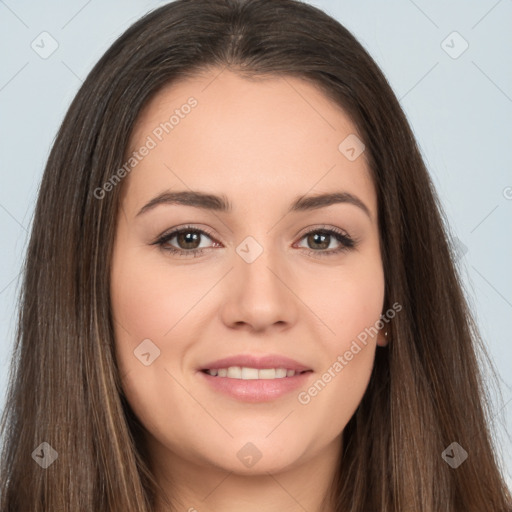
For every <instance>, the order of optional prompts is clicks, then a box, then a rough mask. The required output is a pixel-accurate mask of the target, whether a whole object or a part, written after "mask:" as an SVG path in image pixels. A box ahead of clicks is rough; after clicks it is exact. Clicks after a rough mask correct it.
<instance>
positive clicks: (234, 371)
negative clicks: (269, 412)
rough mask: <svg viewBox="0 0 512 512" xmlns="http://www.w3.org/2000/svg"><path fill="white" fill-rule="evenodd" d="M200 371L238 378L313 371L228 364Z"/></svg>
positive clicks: (277, 376) (276, 375) (267, 376)
mask: <svg viewBox="0 0 512 512" xmlns="http://www.w3.org/2000/svg"><path fill="white" fill-rule="evenodd" d="M201 371H202V372H203V373H206V374H207V375H210V376H212V377H219V378H226V379H238V380H275V379H287V378H291V377H295V376H296V375H302V374H304V373H312V372H313V370H302V371H299V370H294V369H291V368H252V367H246V366H242V367H241V366H229V367H227V368H214V369H203V370H201Z"/></svg>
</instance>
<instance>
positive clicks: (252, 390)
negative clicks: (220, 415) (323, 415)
mask: <svg viewBox="0 0 512 512" xmlns="http://www.w3.org/2000/svg"><path fill="white" fill-rule="evenodd" d="M230 366H240V367H244V366H245V367H248V368H258V369H265V368H285V369H287V370H295V372H296V373H295V375H294V376H293V377H282V378H277V379H249V380H244V379H231V378H228V377H218V376H213V375H210V374H208V373H206V370H218V369H219V368H229V367H230ZM301 372H302V373H301ZM197 373H198V375H199V377H200V378H201V379H204V380H205V382H206V383H207V384H208V385H209V386H210V387H211V388H212V389H214V390H215V391H217V392H220V393H223V394H225V395H227V396H229V397H231V398H235V399H237V400H241V401H244V402H268V401H271V400H275V399H277V398H279V397H281V396H284V395H286V394H288V393H290V392H292V391H294V390H296V389H298V388H300V387H304V386H305V385H306V384H307V381H309V379H310V376H311V375H312V374H313V370H312V369H311V368H309V367H308V366H306V365H304V364H301V363H299V362H297V361H295V360H293V359H290V358H289V357H285V356H280V355H274V354H270V355H265V356H254V355H250V354H240V355H237V356H232V357H226V358H223V359H218V360H216V361H212V362H210V363H207V364H205V365H204V366H202V367H201V368H200V371H198V372H197Z"/></svg>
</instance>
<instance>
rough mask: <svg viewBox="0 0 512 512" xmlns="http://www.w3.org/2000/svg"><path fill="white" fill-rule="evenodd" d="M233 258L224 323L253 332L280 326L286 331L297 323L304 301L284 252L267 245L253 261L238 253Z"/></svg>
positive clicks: (227, 283)
mask: <svg viewBox="0 0 512 512" xmlns="http://www.w3.org/2000/svg"><path fill="white" fill-rule="evenodd" d="M233 258H234V260H233V265H234V268H233V270H232V271H231V272H230V273H229V278H228V279H227V280H226V283H225V287H226V288H225V301H224V304H223V306H222V319H223V321H224V323H225V324H226V325H227V326H229V327H231V328H237V329H241V328H244V327H245V328H248V329H250V330H251V331H264V330H266V329H269V328H276V327H279V328H280V329H281V330H282V329H286V328H289V327H290V326H291V325H293V324H294V323H295V322H296V320H297V318H298V314H299V306H300V300H299V298H298V297H297V295H296V291H295V290H294V289H296V288H297V284H296V283H294V277H293V272H292V270H291V268H290V266H289V262H288V264H287V262H286V258H285V257H284V255H282V254H278V253H277V251H271V250H269V249H268V248H263V252H262V253H261V254H260V255H259V256H258V257H257V258H256V259H255V260H254V261H252V262H250V259H249V260H247V259H244V258H243V257H241V256H240V255H239V254H238V253H236V252H235V253H234V255H233Z"/></svg>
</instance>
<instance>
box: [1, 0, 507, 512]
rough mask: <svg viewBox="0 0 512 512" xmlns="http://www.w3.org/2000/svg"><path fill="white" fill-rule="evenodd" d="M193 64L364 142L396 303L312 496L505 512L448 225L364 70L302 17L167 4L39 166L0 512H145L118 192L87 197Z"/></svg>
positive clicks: (320, 26) (476, 341)
mask: <svg viewBox="0 0 512 512" xmlns="http://www.w3.org/2000/svg"><path fill="white" fill-rule="evenodd" d="M209 67H218V68H219V69H224V68H229V69H231V70H234V71H236V72H237V73H240V74H241V75H242V76H244V77H256V76H258V75H272V74H273V75H280V76H287V75H288V76H296V77H300V78H303V79H306V80H309V81H310V82H311V83H313V84H315V85H316V86H317V87H319V88H320V89H321V90H322V91H323V92H324V93H325V94H326V95H327V96H328V97H329V98H330V99H331V100H332V101H334V102H336V103H337V104H339V105H340V106H341V107H342V108H343V109H344V110H345V111H346V112H347V113H348V114H349V116H350V117H351V119H352V120H353V122H354V123H355V124H356V126H357V127H358V130H359V133H360V134H361V136H362V138H363V141H364V144H365V145H366V155H367V158H368V161H369V165H370V169H371V174H372V178H373V182H374V185H375V187H376V191H377V198H378V215H379V229H380V238H381V247H382V262H383V266H384V271H385V304H384V309H385V310H387V309H389V307H390V306H391V304H393V303H394V302H398V303H399V304H401V305H402V306H403V310H402V311H401V313H400V314H399V315H397V316H396V317H395V318H394V320H393V322H392V324H391V326H390V328H389V330H390V332H389V336H390V338H391V341H390V343H389V345H388V346H387V347H379V348H378V349H377V353H376V360H375V366H374V370H373V374H372V377H371V380H370V383H369V386H368V389H367V391H366V393H365V395H364V397H363V400H362V401H361V403H360V405H359V407H358V409H357V411H356V413H355V414H354V416H353V417H352V418H351V420H350V421H349V423H348V424H347V426H346V428H345V429H344V434H343V439H344V443H343V445H344V446H343V453H341V454H340V463H339V468H338V472H337V474H336V475H335V478H334V479H333V482H332V483H333V485H332V496H329V499H332V500H333V502H334V503H335V504H336V505H335V506H336V510H337V511H339V512H368V511H379V512H398V511H400V512H404V511H414V512H432V511H449V512H451V511H465V512H471V511H474V512H482V511H484V510H485V511H487V510H489V511H490V510H492V511H500V512H505V511H509V510H512V505H511V498H510V494H509V491H508V490H507V488H506V486H505V483H504V481H503V479H502V475H501V472H500V466H499V461H498V455H497V452H496V451H495V450H496V448H495V446H494V443H493V437H492V431H491V429H490V419H491V417H490V410H489V394H488V391H487V388H486V381H485V380H484V379H483V377H482V370H481V367H480V363H481V362H483V356H484V351H483V350H481V349H482V341H481V338H480V336H479V334H478V329H477V326H476V325H475V322H474V320H473V319H472V316H471V313H470V310H469V307H468V304H467V302H466V299H465V296H464V294H463V287H462V282H461V278H460V277H459V271H458V268H457V265H456V255H455V253H454V251H453V250H452V249H451V243H450V237H449V235H448V233H449V228H448V223H447V222H446V218H445V215H444V213H443V211H442V208H441V205H440V203H439V200H438V198H437V196H436V194H435V191H434V189H433V185H432V183H431V180H430V178H429V175H428V172H427V170H426V168H425V165H424V162H423V161H422V157H421V155H420V152H419V150H418V147H417V144H416V142H415V139H414V136H413V133H412V131H411V128H410V127H409V124H408V122H407V120H406V117H405V115H404V113H403V111H402V109H401V107H400V105H399V102H398V101H397V99H396V97H395V95H394V93H393V92H392V90H391V88H390V86H389V84H388V82H387V81H386V79H385V77H384V76H383V74H382V72H381V71H380V70H379V68H378V67H377V65H376V64H375V62H374V61H373V60H372V58H371V57H370V56H369V54H368V53H367V52H366V51H365V50H364V48H363V47H362V46H361V45H360V44H359V43H358V42H357V41H356V39H355V38H354V37H353V36H352V35H351V34H350V32H348V31H347V30H346V29H345V28H344V27H343V26H342V25H340V23H338V22H337V21H335V20H334V19H332V18H331V17H329V16H328V15H326V14H325V13H323V12H322V11H320V10H319V9H317V8H315V7H312V6H310V5H307V4H304V3H301V2H298V1H294V0H247V1H241V0H240V1H239V0H178V1H175V2H173V3H170V4H167V5H164V6H163V7H160V8H158V9H156V10H155V11H153V12H151V13H149V14H147V15H146V16H144V17H143V18H142V19H140V20H139V21H138V22H137V23H135V24H134V25H133V26H131V27H130V28H129V29H128V30H127V31H126V32H125V33H124V34H123V35H122V36H121V37H120V38H119V39H118V40H117V41H116V42H115V43H114V44H113V45H112V47H111V48H110V49H109V50H108V51H107V52H106V53H105V55H104V56H103V57H102V58H101V60H100V61H99V62H98V63H97V64H96V66H95V67H94V68H93V70H92V71H91V72H90V74H89V76H88V77H87V79H86V80H85V82H84V84H83V86H82V87H81V89H80V90H79V92H78V94H77V95H76V98H75V99H74V101H73V103H72V105H71V107H70V108H69V111H68V112H67V115H66V117H65V119H64V121H63V123H62V126H61V128H60V130H59V133H58V136H57V138H56V141H55V143H54V145H53V148H52V150H51V154H50V156H49V159H48V163H47V166H46V169H45V172H44V176H43V179H42V183H41V186H40V191H39V196H38V201H37V205H36V208H35V215H34V220H33V226H32V232H31V238H30V243H29V247H28V250H27V255H26V260H25V263H24V274H23V275H24V278H23V284H22V291H21V295H20V308H19V321H18V328H17V332H16V344H15V350H14V353H13V361H12V366H11V375H10V387H9V389H8V396H7V405H6V408H5V410H4V413H3V417H2V430H1V433H2V439H3V445H2V449H3V452H2V454H1V459H0V464H1V470H2V479H1V488H0V491H1V498H0V511H1V512H27V511H30V512H37V511H52V512H55V511H73V512H75V511H79V510H80V511H89V512H97V511H114V512H130V511H137V512H149V511H151V510H152V507H153V505H154V502H155V494H156V493H157V492H158V485H157V483H156V481H155V479H154V477H153V475H152V473H151V471H150V469H149V464H148V461H147V457H146V455H147V454H146V453H145V452H144V448H143V445H142V441H141V439H142V437H141V428H142V427H141V426H140V424H139V422H138V421H137V418H136V417H135V416H134V414H133V413H132V412H131V410H130V407H129V406H128V404H127V402H126V400H125V397H124V396H123V393H122V388H121V378H122V376H120V375H119V371H118V367H117V364H116V359H115V353H114V336H113V324H112V322H113V320H112V316H111V312H110V299H109V279H110V265H109V262H110V261H111V254H112V244H113V238H114V232H115V226H116V218H117V213H118V208H119V198H120V192H121V188H122V187H121V186H117V187H114V188H113V190H112V191H111V192H109V193H108V194H106V195H105V197H103V198H102V199H98V198H97V194H96V195H95V194H94V191H95V190H97V189H98V188H99V187H102V186H103V184H104V183H105V182H106V181H107V180H108V179H109V178H110V177H111V176H112V174H113V173H114V172H115V171H116V170H117V169H119V168H120V167H121V166H122V165H123V161H124V154H125V151H126V148H127V144H128V141H129V137H130V134H131V133H132V130H133V127H134V124H135V123H136V120H137V117H138V114H139V113H140V111H141V109H142V108H143V107H144V105H146V104H147V102H148V100H149V99H151V98H152V97H153V96H154V95H155V94H156V93H157V92H158V91H159V90H160V89H161V88H162V87H164V86H166V85H168V84H172V83H173V82H174V81H177V80H179V79H181V78H184V77H187V76H193V75H194V73H196V72H198V71H201V70H204V69H206V68H209ZM133 172H136V171H133ZM452 442H457V443H458V444H459V445H460V446H461V447H463V448H464V449H465V450H466V451H467V452H468V458H467V460H465V461H464V462H463V463H462V464H461V465H460V466H459V467H457V468H456V469H455V468H452V467H451V466H450V465H449V464H447V463H446V462H445V460H443V457H442V456H441V454H442V452H443V451H444V450H445V449H446V448H447V447H448V446H449V445H450V444H451V443H452ZM41 443H48V445H50V447H51V448H52V449H53V450H55V453H56V454H57V456H58V458H57V460H56V461H55V462H54V463H53V464H51V465H49V466H48V467H46V469H45V468H43V467H42V466H41V465H40V464H37V463H36V462H35V461H36V457H37V456H38V455H39V456H40V457H42V458H44V457H46V456H48V457H49V456H50V455H48V454H52V453H53V454H54V452H51V450H50V447H48V446H47V445H42V446H41ZM34 451H36V453H35V454H34ZM39 452H40V453H39ZM54 455H55V454H54Z"/></svg>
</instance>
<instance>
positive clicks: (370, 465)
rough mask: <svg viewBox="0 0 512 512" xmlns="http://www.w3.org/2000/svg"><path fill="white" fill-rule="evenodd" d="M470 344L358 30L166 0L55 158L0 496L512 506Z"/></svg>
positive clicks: (88, 85)
mask: <svg viewBox="0 0 512 512" xmlns="http://www.w3.org/2000/svg"><path fill="white" fill-rule="evenodd" d="M197 242H199V244H198V245H196V243H197ZM317 244H320V245H317ZM479 343H480V338H479V335H478V331H477V328H476V326H475V325H474V322H473V320H472V317H471V314H470V311H469V309H468V306H467V304H466V301H465V298H464V296H463V293H462V291H461V284H460V280H459V276H458V273H457V270H456V268H455V265H454V255H453V254H452V252H451V250H450V246H449V242H448V237H447V234H446V231H445V228H444V225H443V217H442V210H441V207H440V205H439V202H438V199H437V196H436V194H435V191H434V190H433V187H432V184H431V181H430V179H429V176H428V173H427V170H426V168H425V165H424V163H423V162H422V159H421V156H420V153H419V151H418V148H417V145H416V143H415V140H414V137H413V134H412V132H411V129H410V127H409V125H408V123H407V121H406V118H405V116H404V114H403V112H402V110H401V108H400V106H399V103H398V101H397V99H396V97H395V96H394V94H393V92H392V91H391V89H390V87H389V85H388V83H387V82H386V80H385V78H384V76H383V74H382V73H381V71H380V70H379V69H378V67H377V66H376V64H375V63H374V62H373V60H372V59H371V58H370V56H369V55H368V54H367V52H366V51H365V50H364V49H363V48H362V47H361V45H360V44H359V43H358V42H357V41H356V40H355V39H354V37H353V36H352V35H351V34H350V33H349V32H348V31H347V30H346V29H345V28H343V27H342V26H341V25H340V24H339V23H338V22H336V21H335V20H333V19H332V18H330V17H328V16H327V15H326V14H324V13H322V12H321V11H319V10H318V9H316V8H314V7H311V6H308V5H306V4H302V3H299V2H295V1H293V0H249V1H247V2H241V1H236V0H217V1H213V2H212V1H206V0H194V1H191V0H178V1H176V2H173V3H171V4H168V5H165V6H163V7H161V8H159V9H157V10H156V11H154V12H152V13H150V14H148V15H146V16H145V17H144V18H143V19H141V20H140V21H138V22H137V23H136V24H135V25H133V26H132V27H131V28H129V29H128V30H127V31H126V32H125V34H123V35H122V36H121V37H120V38H119V39H118V40H117V41H116V42H115V43H114V44H113V46H112V47H111V48H110V49H109V50H108V51H107V53H106V54H105V55H104V56H103V58H102V59H101V60H100V61H99V62H98V64H97V65H96V66H95V67H94V69H93V70H92V71H91V73H90V75H89V76H88V78H87V80H86V81H85V82H84V85H83V86H82V88H81V89H80V91H79V93H78V94H77V96H76V98H75V100H74V101H73V103H72V105H71V107H70V109H69V112H68V113H67V115H66V118H65V120H64V122H63V124H62V127H61V129H60V131H59V134H58V137H57V139H56V141H55V144H54V147H53V149H52V151H51V154H50V157H49V160H48V164H47V167H46V170H45V173H44V177H43V181H42V184H41V189H40V192H39V198H38V202H37V205H36V211H35V217H34V224H33V228H32V235H31V240H30V245H29V248H28V253H27V260H26V267H25V277H24V285H23V293H22V302H21V312H20V318H19V329H18V344H17V347H16V353H15V358H16V366H13V376H12V380H11V387H10V390H9V396H8V403H7V407H6V409H5V412H4V418H3V419H4V421H3V436H4V439H5V442H4V448H3V454H2V459H1V464H2V475H3V478H2V489H1V498H0V500H1V502H0V503H1V506H0V510H1V511H2V512H7V511H9V512H13V511H26V510H31V511H50V510H51V511H56V510H66V511H67V510H69V511H76V510H84V511H93V510H94V511H97V510H108V511H123V512H125V511H132V510H133V511H148V512H149V511H158V512H160V511H164V510H189V511H193V510H201V511H208V510H223V511H230V510H235V508H236V509H237V510H240V509H243V510H244V511H255V510H283V509H285V510H310V511H329V512H334V511H336V512H349V511H350V512H356V511H358V512H363V511H415V512H416V511H420V512H427V511H429V512H431V511H438V510H439V511H441V510H443V511H475V512H476V511H479V512H480V511H483V510H493V511H494V510H496V511H506V510H508V511H509V510H512V507H511V498H510V494H509V492H508V490H507V489H506V487H505V484H504V482H503V480H502V476H501V474H500V468H499V465H498V462H497V455H496V454H495V452H494V451H493V450H494V447H493V444H492V437H491V433H490V430H489V427H488V419H489V418H488V416H487V415H488V411H487V403H488V402H487V397H486V394H485V388H484V382H483V380H482V376H481V372H480V368H479V364H478V359H477V349H478V347H479ZM29 455H30V456H29Z"/></svg>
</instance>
